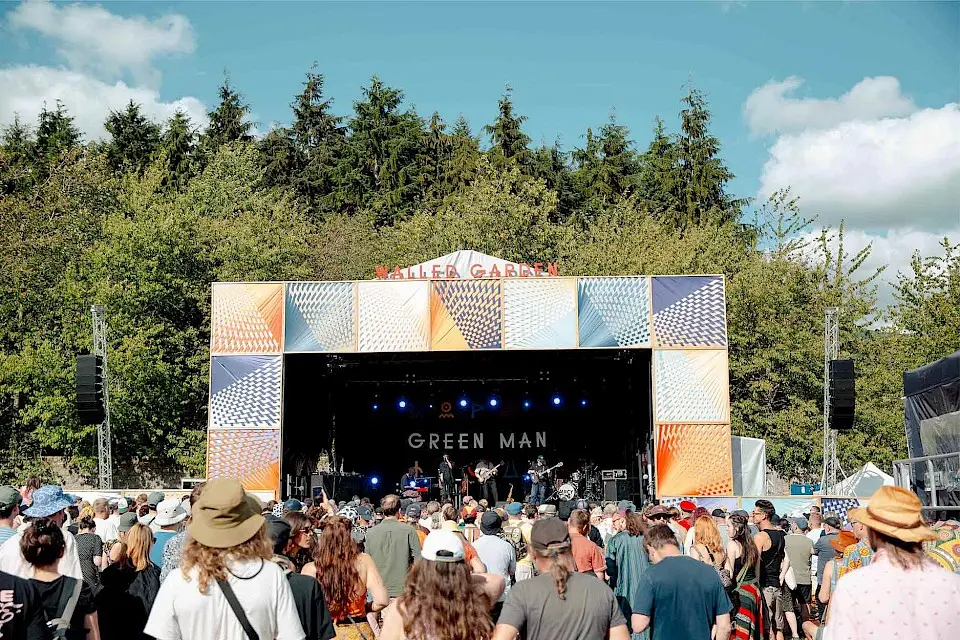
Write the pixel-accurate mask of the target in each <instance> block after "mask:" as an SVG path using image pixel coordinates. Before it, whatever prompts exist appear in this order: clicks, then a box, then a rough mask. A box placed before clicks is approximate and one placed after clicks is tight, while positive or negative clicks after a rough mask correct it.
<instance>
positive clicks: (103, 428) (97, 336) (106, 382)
mask: <svg viewBox="0 0 960 640" xmlns="http://www.w3.org/2000/svg"><path fill="white" fill-rule="evenodd" d="M90 312H91V314H92V315H93V355H95V356H100V361H101V362H102V363H103V371H102V373H101V377H102V380H103V422H101V423H100V426H99V427H97V458H98V459H99V461H100V488H101V489H112V488H113V453H112V447H111V445H110V377H109V374H108V370H109V369H108V367H107V318H106V313H105V311H104V308H103V307H102V306H100V305H93V307H91V308H90Z"/></svg>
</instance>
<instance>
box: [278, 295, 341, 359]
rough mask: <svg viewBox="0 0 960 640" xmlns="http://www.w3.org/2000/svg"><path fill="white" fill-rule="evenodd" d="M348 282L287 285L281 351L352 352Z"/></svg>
mask: <svg viewBox="0 0 960 640" xmlns="http://www.w3.org/2000/svg"><path fill="white" fill-rule="evenodd" d="M353 287H354V285H353V283H352V282H291V283H289V284H287V295H286V313H285V318H286V327H285V331H286V334H285V341H284V349H285V351H355V350H356V303H355V300H356V298H355V296H354V289H353Z"/></svg>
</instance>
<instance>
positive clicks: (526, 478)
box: [523, 473, 530, 482]
mask: <svg viewBox="0 0 960 640" xmlns="http://www.w3.org/2000/svg"><path fill="white" fill-rule="evenodd" d="M523 481H524V482H530V474H529V473H527V474H524V476H523Z"/></svg>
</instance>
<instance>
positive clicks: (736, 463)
mask: <svg viewBox="0 0 960 640" xmlns="http://www.w3.org/2000/svg"><path fill="white" fill-rule="evenodd" d="M730 448H731V449H732V451H733V493H734V494H735V495H738V496H742V495H748V496H762V495H763V494H765V493H766V492H767V442H766V440H762V439H760V438H742V437H739V436H733V437H732V438H731V445H730Z"/></svg>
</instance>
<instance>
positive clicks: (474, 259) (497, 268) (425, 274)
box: [387, 249, 551, 280]
mask: <svg viewBox="0 0 960 640" xmlns="http://www.w3.org/2000/svg"><path fill="white" fill-rule="evenodd" d="M548 275H551V274H550V273H548V271H547V265H546V264H545V263H541V262H529V263H526V262H521V263H518V262H510V261H509V260H504V259H503V258H497V257H494V256H488V255H487V254H485V253H480V252H479V251H471V250H469V249H462V250H460V251H454V252H453V253H448V254H447V255H445V256H440V257H439V258H434V259H433V260H428V261H427V262H423V263H421V264H417V265H413V266H410V267H403V266H400V267H399V268H395V267H394V266H393V265H389V272H388V275H387V278H388V279H390V280H401V279H423V278H465V279H469V278H490V277H493V278H500V277H505V278H511V277H535V276H548Z"/></svg>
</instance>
